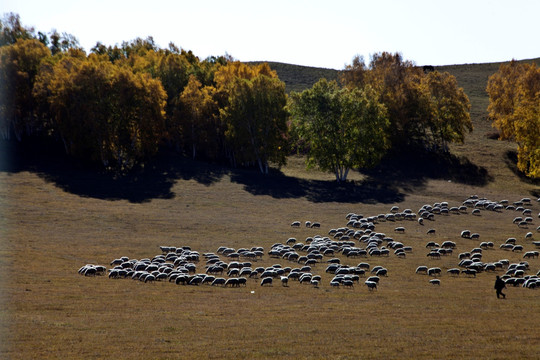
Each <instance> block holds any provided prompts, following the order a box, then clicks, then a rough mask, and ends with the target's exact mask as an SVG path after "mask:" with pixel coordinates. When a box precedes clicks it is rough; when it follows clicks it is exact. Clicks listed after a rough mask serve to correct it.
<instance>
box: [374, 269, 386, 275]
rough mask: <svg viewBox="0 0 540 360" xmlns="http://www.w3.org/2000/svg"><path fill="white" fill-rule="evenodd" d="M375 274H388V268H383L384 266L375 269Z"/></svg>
mask: <svg viewBox="0 0 540 360" xmlns="http://www.w3.org/2000/svg"><path fill="white" fill-rule="evenodd" d="M375 275H377V276H388V270H387V269H385V268H382V269H379V270H377V272H376V273H375Z"/></svg>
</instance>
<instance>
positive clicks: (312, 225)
mask: <svg viewBox="0 0 540 360" xmlns="http://www.w3.org/2000/svg"><path fill="white" fill-rule="evenodd" d="M310 227H311V228H312V229H314V228H320V227H321V224H320V223H318V222H313V223H311V226H310Z"/></svg>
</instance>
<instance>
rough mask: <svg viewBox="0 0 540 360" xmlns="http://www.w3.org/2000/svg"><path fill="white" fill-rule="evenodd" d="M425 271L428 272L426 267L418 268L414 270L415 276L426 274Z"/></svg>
mask: <svg viewBox="0 0 540 360" xmlns="http://www.w3.org/2000/svg"><path fill="white" fill-rule="evenodd" d="M427 271H428V267H427V266H419V267H417V268H416V273H417V274H419V273H424V274H427Z"/></svg>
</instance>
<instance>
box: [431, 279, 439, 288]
mask: <svg viewBox="0 0 540 360" xmlns="http://www.w3.org/2000/svg"><path fill="white" fill-rule="evenodd" d="M429 283H430V284H431V285H439V286H440V285H441V280H439V279H431V280H429Z"/></svg>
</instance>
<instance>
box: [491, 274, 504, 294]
mask: <svg viewBox="0 0 540 360" xmlns="http://www.w3.org/2000/svg"><path fill="white" fill-rule="evenodd" d="M494 288H495V291H496V292H497V299H499V298H500V296H501V295H502V297H503V299H506V295H505V294H503V292H502V289H504V288H506V283H505V282H504V280H503V279H501V278H500V277H499V275H497V279H496V280H495V286H494Z"/></svg>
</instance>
